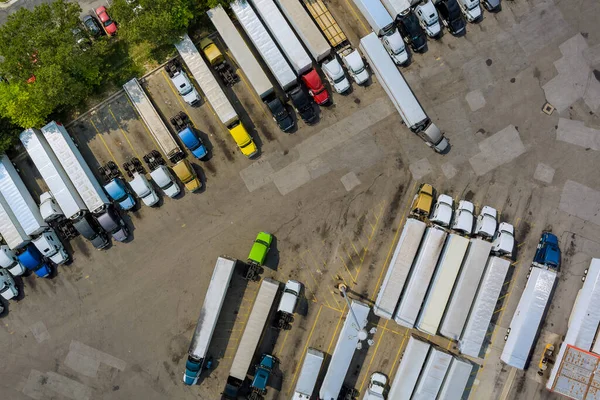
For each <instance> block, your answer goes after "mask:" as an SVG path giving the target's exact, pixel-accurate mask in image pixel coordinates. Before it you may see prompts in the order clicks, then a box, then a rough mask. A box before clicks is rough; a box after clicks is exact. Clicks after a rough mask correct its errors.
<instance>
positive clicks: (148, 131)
mask: <svg viewBox="0 0 600 400" xmlns="http://www.w3.org/2000/svg"><path fill="white" fill-rule="evenodd" d="M125 97H127V102H128V103H129V105H130V106H131V109H132V110H133V112H134V113H135V115H136V117H137V118H138V120H139V121H141V122H142V126H143V127H144V131H146V134H147V135H148V137H149V138H150V140H151V141H152V143H154V145H155V146H156V148H157V149H158V151H159V152H160V154H162V156H163V159H164V160H165V161H166V160H168V159H169V158H168V157H167V155H166V154H165V153H164V152H163V151H162V148H161V147H160V146H159V145H158V142H157V141H156V139H155V138H154V136H153V135H152V133H150V129H148V127H147V126H146V123H145V122H144V120H143V119H142V116H141V115H140V114H139V113H138V110H137V109H136V108H135V107H134V106H133V103H132V102H131V99H130V98H129V96H125Z"/></svg>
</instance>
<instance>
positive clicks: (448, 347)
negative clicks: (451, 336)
mask: <svg viewBox="0 0 600 400" xmlns="http://www.w3.org/2000/svg"><path fill="white" fill-rule="evenodd" d="M450 347H452V341H450V340H448V346H446V350H450Z"/></svg>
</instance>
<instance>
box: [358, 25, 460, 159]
mask: <svg viewBox="0 0 600 400" xmlns="http://www.w3.org/2000/svg"><path fill="white" fill-rule="evenodd" d="M360 49H361V51H362V53H363V55H364V56H365V57H366V59H367V61H368V62H369V64H370V66H371V69H372V70H373V72H375V75H376V76H377V79H378V81H379V83H380V84H381V86H383V89H384V90H385V92H386V93H387V95H388V97H389V98H390V100H391V101H392V103H393V104H394V107H396V110H397V111H398V113H399V114H400V117H401V118H402V121H404V124H405V125H406V126H407V127H408V128H409V129H410V130H411V131H413V132H414V133H416V134H417V135H418V136H419V137H420V138H421V139H423V140H424V141H425V143H426V144H427V146H429V147H432V148H433V149H434V150H435V151H437V152H438V153H445V152H447V151H448V150H449V146H450V144H449V143H448V139H446V138H445V137H444V135H443V134H442V132H441V131H440V130H439V129H438V127H437V126H435V124H434V123H432V122H431V120H430V119H429V117H428V116H427V114H425V111H424V110H423V107H421V104H419V101H418V100H417V98H416V97H415V95H414V93H413V92H412V90H411V89H410V87H409V86H408V84H407V83H406V81H405V80H404V78H403V77H402V74H401V73H400V71H398V68H396V65H394V62H393V61H392V60H391V59H390V57H389V55H388V53H387V52H386V50H385V48H384V47H383V44H381V41H380V40H379V38H378V37H377V35H376V34H375V33H370V34H369V35H367V36H365V37H363V38H362V39H360Z"/></svg>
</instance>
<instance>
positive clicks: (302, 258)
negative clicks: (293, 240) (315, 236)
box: [298, 250, 331, 308]
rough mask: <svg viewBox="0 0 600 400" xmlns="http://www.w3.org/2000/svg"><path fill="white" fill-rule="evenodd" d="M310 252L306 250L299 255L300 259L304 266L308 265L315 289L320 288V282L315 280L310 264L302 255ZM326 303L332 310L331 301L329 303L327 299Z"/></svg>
mask: <svg viewBox="0 0 600 400" xmlns="http://www.w3.org/2000/svg"><path fill="white" fill-rule="evenodd" d="M308 251H309V250H306V251H304V252H302V253H300V254H298V257H300V259H301V260H302V262H303V263H304V265H306V269H307V270H308V273H309V274H310V276H311V277H312V280H313V281H314V282H315V287H319V282H318V281H317V279H316V278H315V275H314V274H313V273H312V269H311V268H310V266H309V265H308V263H307V262H306V260H305V259H304V257H302V254H304V253H306V252H308ZM315 299H316V297H315ZM325 303H327V306H329V308H331V304H329V301H327V299H325Z"/></svg>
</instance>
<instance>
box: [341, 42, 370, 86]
mask: <svg viewBox="0 0 600 400" xmlns="http://www.w3.org/2000/svg"><path fill="white" fill-rule="evenodd" d="M342 61H343V62H344V65H345V66H346V68H347V69H348V73H349V74H350V76H351V77H352V79H354V82H356V84H357V85H362V84H363V83H365V82H366V81H367V80H369V73H368V72H367V68H366V67H365V63H364V62H363V59H362V57H361V56H360V53H359V52H358V50H354V51H352V52H351V53H350V54H348V55H345V56H343V57H342Z"/></svg>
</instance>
